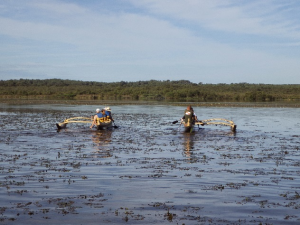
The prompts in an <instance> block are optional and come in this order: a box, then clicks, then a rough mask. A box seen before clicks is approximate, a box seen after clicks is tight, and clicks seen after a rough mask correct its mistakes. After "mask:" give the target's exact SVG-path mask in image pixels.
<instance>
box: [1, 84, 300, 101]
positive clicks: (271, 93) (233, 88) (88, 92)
mask: <svg viewBox="0 0 300 225" xmlns="http://www.w3.org/2000/svg"><path fill="white" fill-rule="evenodd" d="M0 98H2V99H20V98H21V99H25V98H28V99H76V100H122V99H127V100H167V101H276V100H299V99H300V84H284V85H274V84H249V83H231V84H224V83H219V84H203V83H198V84H197V83H192V82H190V81H188V80H178V81H170V80H165V81H157V80H149V81H136V82H125V81H120V82H111V83H105V82H92V81H89V82H87V81H75V80H62V79H47V80H31V79H20V80H0Z"/></svg>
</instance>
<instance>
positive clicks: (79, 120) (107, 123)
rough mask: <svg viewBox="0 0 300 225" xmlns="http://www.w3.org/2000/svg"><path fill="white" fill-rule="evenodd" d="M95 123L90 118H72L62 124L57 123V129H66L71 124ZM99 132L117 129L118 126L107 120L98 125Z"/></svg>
mask: <svg viewBox="0 0 300 225" xmlns="http://www.w3.org/2000/svg"><path fill="white" fill-rule="evenodd" d="M92 122H93V119H92V118H88V117H72V118H69V119H65V120H64V122H62V123H57V124H56V127H57V129H59V130H60V129H64V128H66V127H67V124H69V123H89V124H91V123H92ZM96 126H97V130H103V129H105V128H110V127H115V128H117V126H113V121H111V120H107V121H104V122H101V123H98V124H97V125H96Z"/></svg>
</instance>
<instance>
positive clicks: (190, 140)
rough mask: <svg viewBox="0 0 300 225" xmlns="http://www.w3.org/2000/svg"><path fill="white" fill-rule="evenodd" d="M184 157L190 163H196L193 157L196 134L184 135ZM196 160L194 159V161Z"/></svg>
mask: <svg viewBox="0 0 300 225" xmlns="http://www.w3.org/2000/svg"><path fill="white" fill-rule="evenodd" d="M183 146H184V150H183V151H184V155H185V157H186V158H187V160H188V161H189V163H193V162H195V157H193V151H194V133H184V142H183ZM193 158H194V159H193Z"/></svg>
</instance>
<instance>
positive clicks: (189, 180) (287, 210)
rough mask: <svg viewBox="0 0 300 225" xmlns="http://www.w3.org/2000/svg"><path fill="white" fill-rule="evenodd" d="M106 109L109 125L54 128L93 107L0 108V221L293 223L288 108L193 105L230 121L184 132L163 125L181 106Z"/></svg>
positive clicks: (299, 193)
mask: <svg viewBox="0 0 300 225" xmlns="http://www.w3.org/2000/svg"><path fill="white" fill-rule="evenodd" d="M97 107H98V106H97ZM94 108H95V107H94ZM94 108H93V110H94ZM113 109H115V111H114V112H115V114H114V119H115V120H116V121H118V126H119V128H118V129H112V130H104V131H95V130H91V129H89V128H88V127H85V126H82V125H76V124H74V125H72V126H69V127H68V128H67V129H65V130H61V131H59V132H57V130H56V129H55V122H57V121H60V120H62V119H63V118H66V117H68V118H69V117H75V116H78V114H79V113H80V114H82V115H83V116H90V114H91V113H93V112H91V111H93V110H91V109H90V106H82V105H81V106H73V105H68V106H64V105H42V106H35V107H29V106H28V107H27V106H26V107H25V106H24V107H21V108H19V107H7V108H6V107H4V106H3V107H2V108H1V107H0V112H1V110H2V113H0V119H1V122H2V123H1V129H2V130H3V132H1V133H0V163H1V164H0V197H1V206H0V215H1V216H0V223H3V224H20V223H24V224H34V223H43V224H59V223H68V224H71V223H72V224H74V225H76V224H83V223H86V224H96V223H97V224H124V223H127V224H180V225H182V224H186V225H188V224H253V225H257V224H287V223H290V224H298V223H300V217H299V216H298V214H299V213H298V212H299V209H300V190H299V189H300V186H299V179H298V178H299V166H300V164H299V161H300V154H299V135H297V133H299V129H300V126H299V124H296V125H295V124H293V123H292V121H293V120H294V119H296V118H298V114H299V112H298V111H297V109H293V110H294V111H293V110H291V109H280V110H277V111H276V113H274V112H273V110H274V109H272V108H267V109H254V108H222V110H221V111H220V110H219V109H218V108H198V109H197V108H196V109H195V110H196V112H197V114H198V117H199V116H201V115H199V113H198V111H197V110H199V112H201V114H203V115H207V116H205V117H208V118H209V117H213V116H214V115H217V114H220V113H222V116H224V117H226V118H230V119H231V118H232V117H233V118H234V121H235V122H236V123H237V124H238V127H239V129H238V130H237V132H235V133H233V132H231V131H229V130H228V129H227V128H223V127H204V128H203V127H200V128H199V129H198V128H197V129H195V130H194V132H193V133H189V134H185V133H183V132H181V131H180V130H179V131H178V126H175V125H173V124H171V121H173V120H174V119H176V118H177V117H178V114H180V113H181V112H182V110H183V109H182V108H181V107H175V106H153V105H151V106H147V105H144V106H115V107H113ZM10 113H13V115H14V116H12V117H9V116H7V115H9V114H10ZM258 115H259V118H258ZM270 115H271V118H270ZM21 118H22V119H21ZM168 121H170V123H169V122H168ZM37 221H38V222H37Z"/></svg>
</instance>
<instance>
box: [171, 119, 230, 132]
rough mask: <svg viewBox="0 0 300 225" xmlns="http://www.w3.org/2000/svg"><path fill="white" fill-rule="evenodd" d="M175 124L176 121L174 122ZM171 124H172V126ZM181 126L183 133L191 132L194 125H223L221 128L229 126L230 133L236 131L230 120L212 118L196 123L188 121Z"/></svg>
mask: <svg viewBox="0 0 300 225" xmlns="http://www.w3.org/2000/svg"><path fill="white" fill-rule="evenodd" d="M174 122H175V123H176V122H178V121H174ZM174 122H173V124H174ZM182 124H183V125H184V131H185V132H192V131H193V128H194V126H195V125H198V127H199V125H201V126H204V125H223V126H230V129H231V130H232V131H234V132H235V131H236V124H234V122H233V121H231V120H227V119H223V118H212V119H207V120H201V121H196V122H190V121H189V120H188V121H187V122H186V123H185V122H182Z"/></svg>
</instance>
